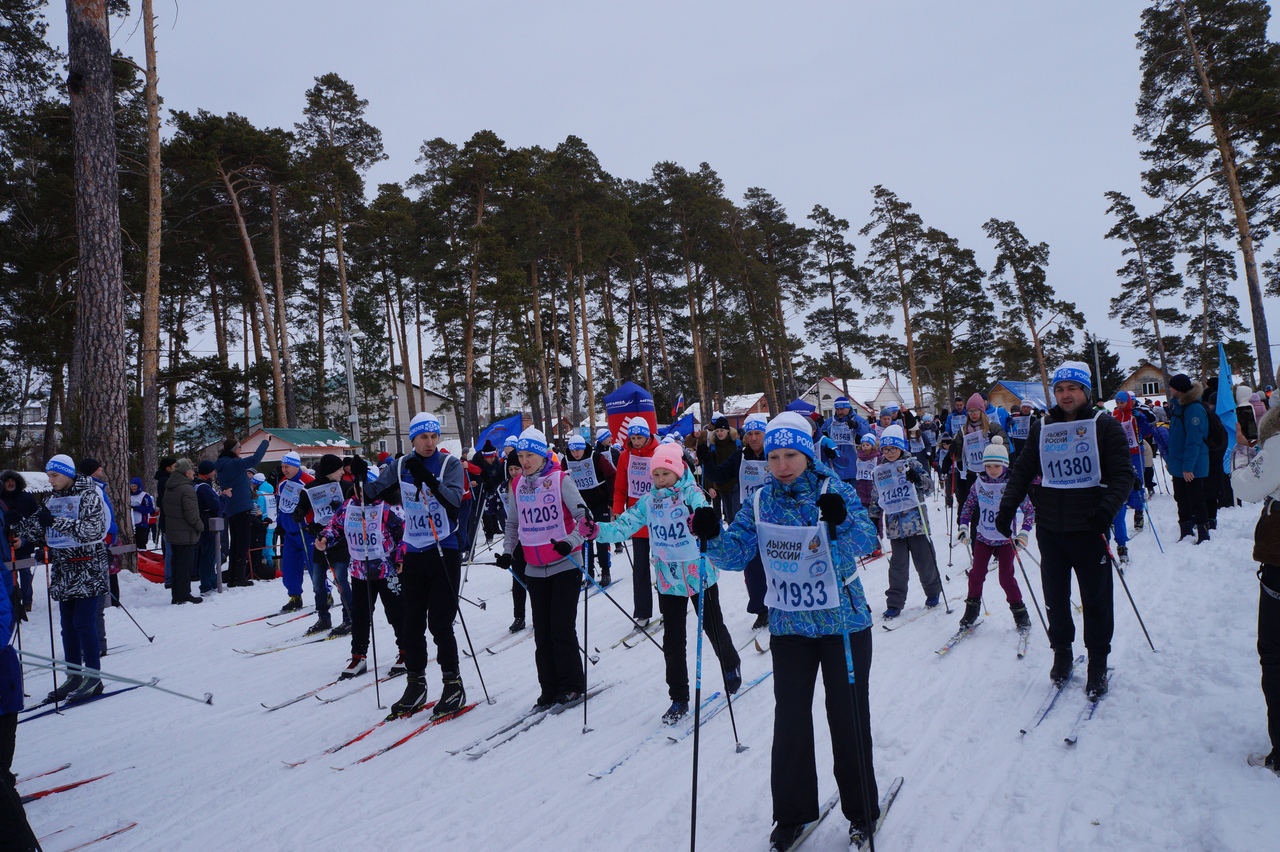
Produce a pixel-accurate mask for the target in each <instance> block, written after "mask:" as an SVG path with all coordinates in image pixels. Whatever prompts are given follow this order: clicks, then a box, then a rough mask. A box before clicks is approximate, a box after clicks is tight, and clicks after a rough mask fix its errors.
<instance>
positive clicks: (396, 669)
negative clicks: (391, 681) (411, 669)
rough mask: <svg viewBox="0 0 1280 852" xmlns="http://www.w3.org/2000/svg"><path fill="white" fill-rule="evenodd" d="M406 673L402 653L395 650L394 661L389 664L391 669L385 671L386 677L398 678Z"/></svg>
mask: <svg viewBox="0 0 1280 852" xmlns="http://www.w3.org/2000/svg"><path fill="white" fill-rule="evenodd" d="M406 671H408V669H406V668H405V665H404V651H401V650H400V649H399V648H397V649H396V661H395V662H394V663H392V664H391V668H389V669H387V677H399V676H400V675H402V674H404V673H405V672H406Z"/></svg>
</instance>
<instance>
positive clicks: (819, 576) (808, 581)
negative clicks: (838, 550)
mask: <svg viewBox="0 0 1280 852" xmlns="http://www.w3.org/2000/svg"><path fill="white" fill-rule="evenodd" d="M755 513H756V537H757V540H758V542H759V550H760V562H761V564H762V565H763V566H764V575H765V580H766V581H767V583H768V586H767V589H766V591H765V604H766V605H767V606H770V607H772V608H774V609H780V610H783V611H785V612H813V611H815V610H822V609H835V608H836V607H837V606H839V605H840V580H839V578H838V577H837V576H836V572H835V570H834V568H833V567H832V564H831V550H830V548H829V547H828V546H827V538H826V535H825V534H823V532H822V529H821V527H819V526H812V527H791V526H783V525H782V524H770V523H766V522H764V521H762V520H760V500H759V492H757V496H756V500H755Z"/></svg>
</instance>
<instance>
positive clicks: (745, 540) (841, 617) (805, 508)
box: [707, 462, 877, 638]
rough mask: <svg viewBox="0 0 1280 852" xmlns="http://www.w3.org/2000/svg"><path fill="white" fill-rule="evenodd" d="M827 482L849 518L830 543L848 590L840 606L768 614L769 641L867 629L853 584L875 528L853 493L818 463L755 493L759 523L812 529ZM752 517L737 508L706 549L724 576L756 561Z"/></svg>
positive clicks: (857, 583) (872, 545)
mask: <svg viewBox="0 0 1280 852" xmlns="http://www.w3.org/2000/svg"><path fill="white" fill-rule="evenodd" d="M824 479H826V480H828V481H829V483H830V484H829V485H828V486H827V492H828V493H830V494H839V495H840V496H841V497H843V498H844V505H845V508H846V509H847V510H848V513H849V516H848V517H847V518H845V521H844V523H842V524H841V525H840V526H839V527H837V528H836V535H837V538H836V541H834V542H832V551H833V553H834V557H835V569H836V574H837V575H838V576H839V577H840V580H841V582H842V583H847V585H846V586H845V588H846V589H848V591H849V594H848V595H841V596H840V606H838V607H835V608H833V609H822V610H814V611H811V612H787V611H784V610H780V609H776V608H774V607H770V608H769V632H770V633H772V634H773V635H775V636H807V637H810V638H817V637H819V636H838V635H840V634H842V633H857V632H858V631H860V630H866V629H867V628H869V627H871V608H870V607H868V606H867V597H866V595H865V594H864V593H863V591H862V581H861V580H859V579H858V578H857V570H858V557H860V556H866V555H868V554H870V553H872V552H873V551H875V549H876V545H877V539H876V528H875V527H874V526H873V525H872V523H871V518H870V516H868V515H867V510H866V509H865V508H863V506H862V503H861V502H860V501H859V500H858V495H857V493H856V492H855V491H854V490H853V487H852V486H851V485H849V484H847V483H845V482H843V481H842V480H841V479H840V478H839V477H836V476H833V475H832V472H831V471H830V470H829V469H828V468H827V467H826V466H825V465H822V464H821V463H819V462H810V467H809V469H808V470H806V471H805V472H804V473H802V474H801V475H800V476H799V477H797V478H796V480H795V482H792V483H791V484H790V485H783V484H782V483H780V482H778V481H777V480H774V479H770V480H768V482H766V483H765V485H764V486H762V487H761V488H760V490H759V491H758V492H757V493H758V494H759V495H760V520H762V521H766V522H768V523H771V524H789V525H793V526H813V525H815V524H817V523H818V505H817V501H818V494H819V491H820V490H821V488H822V482H823V480H824ZM757 550H758V541H757V538H756V517H755V512H754V511H753V509H752V504H751V503H750V502H748V503H746V504H744V505H743V507H742V510H741V511H739V512H738V514H737V516H736V517H735V518H734V519H733V524H732V526H730V527H729V529H728V530H727V531H725V532H724V533H722V534H721V535H719V536H717V537H716V538H714V539H712V540H711V541H710V542H708V543H707V556H709V557H710V558H711V559H712V560H714V562H715V564H716V565H718V566H720V568H722V569H723V570H725V571H741V570H743V568H745V567H746V564H747V562H748V561H749V560H750V559H751V558H752V557H753V556H755V555H756V553H757Z"/></svg>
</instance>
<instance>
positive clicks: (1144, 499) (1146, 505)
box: [1138, 488, 1164, 556]
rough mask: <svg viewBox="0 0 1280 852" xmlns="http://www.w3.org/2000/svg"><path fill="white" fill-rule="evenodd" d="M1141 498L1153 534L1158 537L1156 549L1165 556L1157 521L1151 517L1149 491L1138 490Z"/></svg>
mask: <svg viewBox="0 0 1280 852" xmlns="http://www.w3.org/2000/svg"><path fill="white" fill-rule="evenodd" d="M1138 491H1139V496H1140V497H1142V511H1143V512H1145V513H1146V515H1147V523H1149V524H1151V534H1152V535H1153V536H1155V537H1156V547H1158V548H1160V554H1161V555H1162V556H1163V555H1164V545H1163V544H1161V543H1160V532H1159V531H1158V530H1157V529H1156V519H1155V518H1153V517H1151V504H1150V503H1148V502H1147V491H1146V489H1145V488H1140V489H1138Z"/></svg>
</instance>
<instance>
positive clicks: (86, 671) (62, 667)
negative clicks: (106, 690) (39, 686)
mask: <svg viewBox="0 0 1280 852" xmlns="http://www.w3.org/2000/svg"><path fill="white" fill-rule="evenodd" d="M22 656H23V658H24V659H29V660H35V661H36V663H34V664H33V665H34V667H35V668H48V669H56V670H58V671H62V672H66V673H67V674H73V675H80V676H81V677H92V678H101V679H102V680H109V681H112V682H115V683H128V684H132V685H133V686H146V687H150V688H151V689H154V690H156V691H157V692H165V693H168V694H169V695H176V696H177V697H179V698H186V699H187V700H188V701H196V702H199V703H200V704H212V703H213V693H212V692H206V693H205V694H204V697H203V698H196V697H195V696H194V695H187V694H185V693H182V692H175V691H173V690H172V689H165V688H164V687H162V686H157V685H156V684H158V683H159V682H160V679H159V678H152V679H151V680H135V679H134V678H131V677H124V676H123V675H117V674H111V673H109V672H104V671H102V670H101V669H91V668H89V667H88V666H82V665H80V664H79V663H68V662H67V661H66V660H56V659H52V658H50V657H45V656H42V655H40V654H34V653H32V652H31V651H23V652H22ZM55 703H56V702H55Z"/></svg>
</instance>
